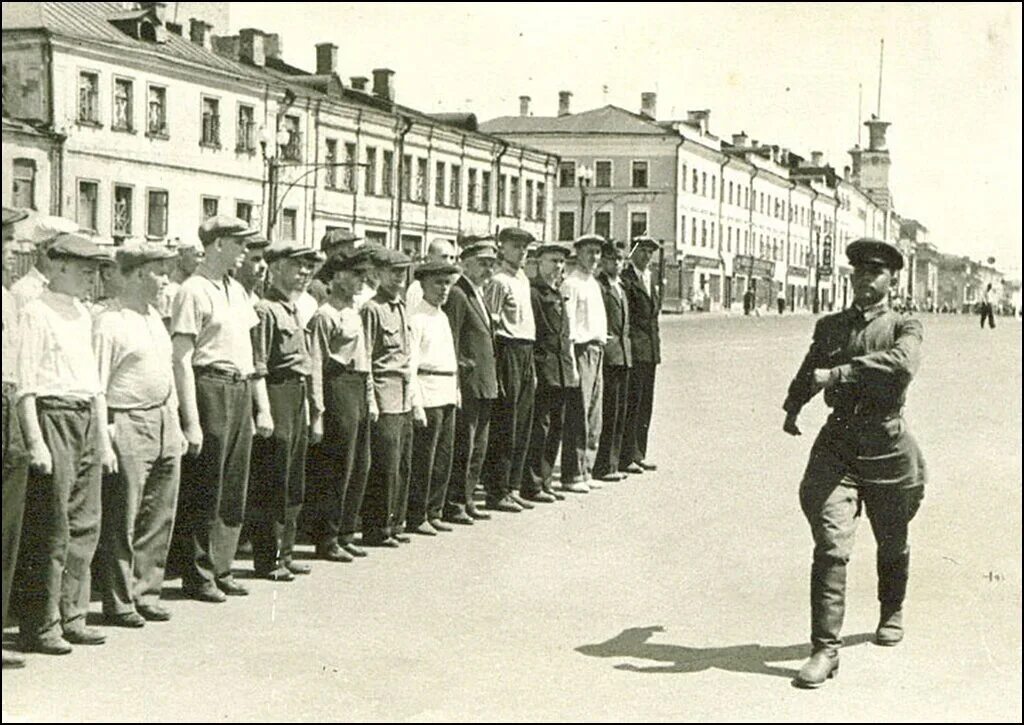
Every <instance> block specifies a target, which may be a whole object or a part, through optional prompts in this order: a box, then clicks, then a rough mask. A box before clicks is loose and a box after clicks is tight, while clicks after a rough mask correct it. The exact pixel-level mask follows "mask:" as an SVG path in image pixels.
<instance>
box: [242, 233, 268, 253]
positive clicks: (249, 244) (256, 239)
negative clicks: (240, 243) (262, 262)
mask: <svg viewBox="0 0 1024 725" xmlns="http://www.w3.org/2000/svg"><path fill="white" fill-rule="evenodd" d="M269 246H270V240H269V239H267V238H266V237H265V236H263V234H262V233H261V232H258V231H257V232H256V233H255V234H253V235H252V236H251V237H249V238H248V239H246V240H245V248H246V249H265V248H267V247H269Z"/></svg>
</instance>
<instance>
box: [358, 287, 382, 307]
mask: <svg viewBox="0 0 1024 725" xmlns="http://www.w3.org/2000/svg"><path fill="white" fill-rule="evenodd" d="M376 295H377V290H375V289H374V288H373V287H371V286H370V285H368V284H365V283H364V284H363V288H362V289H361V290H359V291H358V292H356V295H355V297H354V298H353V299H354V300H355V303H356V309H362V307H363V305H365V304H366V303H367V302H369V301H370V300H372V299H373V298H374V297H375V296H376Z"/></svg>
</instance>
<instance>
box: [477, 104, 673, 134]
mask: <svg viewBox="0 0 1024 725" xmlns="http://www.w3.org/2000/svg"><path fill="white" fill-rule="evenodd" d="M480 130H481V131H484V132H485V133H494V134H530V133H538V134H540V133H595V134H597V133H601V134H606V133H607V134H645V135H649V136H666V135H673V134H672V132H671V131H667V130H666V129H664V128H662V127H661V126H660V125H658V123H657V122H656V121H653V120H651V119H649V118H645V117H644V116H641V115H640V114H638V113H633V112H632V111H627V110H626V109H624V108H619V107H618V106H613V105H610V104H609V105H607V106H603V107H601V108H595V109H593V110H590V111H584V112H582V113H572V114H569V115H566V116H500V117H499V118H494V119H491V120H490V121H485V122H484V123H481V124H480Z"/></svg>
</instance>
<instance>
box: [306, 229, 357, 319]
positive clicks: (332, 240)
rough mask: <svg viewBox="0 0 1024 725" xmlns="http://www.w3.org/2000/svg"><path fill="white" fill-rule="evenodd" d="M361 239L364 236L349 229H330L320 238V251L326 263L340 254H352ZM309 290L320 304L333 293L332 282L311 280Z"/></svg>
mask: <svg viewBox="0 0 1024 725" xmlns="http://www.w3.org/2000/svg"><path fill="white" fill-rule="evenodd" d="M360 239H362V237H360V236H359V235H358V234H356V233H355V232H350V231H349V230H348V229H328V230H327V231H326V232H325V233H324V235H323V237H321V238H320V252H321V253H322V254H323V255H324V260H325V263H326V260H328V259H330V258H331V257H334V256H335V255H338V254H341V255H345V256H348V255H351V254H352V252H353V251H355V249H356V243H357V242H358V241H359V240H360ZM307 291H308V292H309V294H310V296H311V297H313V299H314V300H316V302H317V303H318V305H321V304H323V303H324V302H325V301H326V300H327V296H328V295H329V294H330V293H331V289H330V284H329V283H328V282H324V281H323V280H321V279H313V280H311V281H310V283H309V288H308V289H307Z"/></svg>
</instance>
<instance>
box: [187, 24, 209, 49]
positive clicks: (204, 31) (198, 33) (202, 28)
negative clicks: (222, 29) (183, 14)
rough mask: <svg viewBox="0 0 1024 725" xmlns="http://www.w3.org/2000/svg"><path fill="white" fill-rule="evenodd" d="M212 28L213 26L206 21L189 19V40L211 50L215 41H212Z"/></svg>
mask: <svg viewBox="0 0 1024 725" xmlns="http://www.w3.org/2000/svg"><path fill="white" fill-rule="evenodd" d="M212 28H213V26H212V25H210V24H209V23H207V22H206V21H204V20H200V19H199V18H189V20H188V37H189V40H191V41H192V42H193V43H194V44H195V45H198V46H201V47H203V48H206V49H207V50H211V49H212V42H213V41H211V40H210V37H211V36H210V30H211V29H212Z"/></svg>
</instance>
